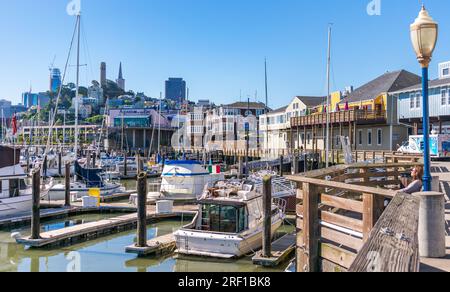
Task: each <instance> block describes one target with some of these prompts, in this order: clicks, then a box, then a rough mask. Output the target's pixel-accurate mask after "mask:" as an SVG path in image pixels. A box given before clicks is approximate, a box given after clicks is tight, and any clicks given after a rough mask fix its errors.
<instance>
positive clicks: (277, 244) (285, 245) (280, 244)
mask: <svg viewBox="0 0 450 292" xmlns="http://www.w3.org/2000/svg"><path fill="white" fill-rule="evenodd" d="M296 239H297V235H296V234H295V233H292V234H286V235H284V236H282V237H281V238H279V239H277V240H275V241H274V242H273V243H272V257H270V258H265V257H263V256H262V251H259V252H257V253H256V255H255V256H254V257H253V259H252V261H253V264H255V265H259V266H263V267H276V266H278V265H280V264H282V263H283V262H285V261H286V260H288V259H289V258H290V257H291V256H292V255H293V254H295V241H296Z"/></svg>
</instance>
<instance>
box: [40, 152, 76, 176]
mask: <svg viewBox="0 0 450 292" xmlns="http://www.w3.org/2000/svg"><path fill="white" fill-rule="evenodd" d="M74 161H75V154H74V153H68V154H66V155H63V156H62V157H61V166H60V165H59V164H60V163H59V158H58V155H55V154H53V153H52V154H48V155H47V169H46V173H44V176H50V177H63V176H65V175H66V163H70V164H72V165H71V167H70V171H71V173H74V172H75V167H74V165H73V162H74Z"/></svg>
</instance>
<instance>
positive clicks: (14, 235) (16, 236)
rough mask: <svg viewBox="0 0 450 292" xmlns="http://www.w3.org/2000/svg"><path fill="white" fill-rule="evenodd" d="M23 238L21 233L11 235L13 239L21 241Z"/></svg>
mask: <svg viewBox="0 0 450 292" xmlns="http://www.w3.org/2000/svg"><path fill="white" fill-rule="evenodd" d="M21 237H22V234H20V232H13V233H11V238H12V239H15V240H16V239H19V238H21Z"/></svg>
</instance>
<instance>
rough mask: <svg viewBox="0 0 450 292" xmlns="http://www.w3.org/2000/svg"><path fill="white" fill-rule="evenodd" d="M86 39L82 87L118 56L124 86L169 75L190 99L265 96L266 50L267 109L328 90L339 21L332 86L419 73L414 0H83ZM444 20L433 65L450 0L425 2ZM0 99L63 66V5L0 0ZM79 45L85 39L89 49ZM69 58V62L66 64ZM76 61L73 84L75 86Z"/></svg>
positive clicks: (443, 40)
mask: <svg viewBox="0 0 450 292" xmlns="http://www.w3.org/2000/svg"><path fill="white" fill-rule="evenodd" d="M81 1H82V11H83V12H82V13H83V23H84V24H83V27H84V38H83V39H84V41H83V47H84V49H83V50H82V63H84V64H88V66H87V67H83V68H82V85H87V84H88V82H90V80H92V79H98V76H99V63H100V62H101V61H105V62H107V64H108V72H107V74H108V78H109V79H113V80H114V79H116V77H117V74H118V67H119V62H120V61H122V62H123V70H124V77H125V78H126V80H127V89H133V90H135V91H144V92H145V93H146V94H147V95H150V96H154V97H157V96H159V92H160V91H162V90H163V86H164V80H165V79H167V78H168V77H183V78H185V79H186V81H187V82H188V86H189V88H190V92H191V98H192V99H193V100H197V99H203V98H209V99H211V100H212V101H214V102H216V103H219V104H220V103H227V102H232V101H236V100H239V95H240V90H242V96H243V98H244V99H246V98H247V96H249V95H250V96H251V97H252V99H254V96H255V91H256V90H258V96H259V100H261V101H262V100H264V94H263V93H264V57H267V59H268V66H269V94H270V103H269V105H270V106H271V107H273V108H275V107H278V106H283V105H285V104H287V103H288V102H289V101H290V100H291V98H292V97H293V96H294V95H324V94H326V86H325V85H326V84H325V81H326V79H325V73H326V45H327V25H328V23H330V22H332V23H334V28H333V29H334V35H333V61H332V79H331V81H332V89H333V90H341V89H343V88H344V87H345V86H346V85H354V86H359V85H361V84H363V83H364V82H366V81H369V80H371V79H372V78H374V77H376V76H378V75H380V74H382V73H384V72H385V71H388V70H389V71H392V70H398V69H407V70H410V71H412V72H417V73H418V72H420V68H419V66H418V64H417V62H416V61H415V56H414V53H413V52H412V49H411V45H410V40H409V24H410V23H411V22H412V21H413V20H414V19H415V18H416V17H417V14H418V12H419V10H420V3H421V1H419V0H381V3H382V8H381V13H382V14H381V16H369V15H368V14H367V13H366V6H367V4H368V3H369V2H370V0H339V1H336V0H315V1H303V0H169V1H168V0H128V1H125V0H81ZM424 2H425V4H426V6H427V8H428V9H429V10H430V13H431V15H432V16H433V17H434V18H435V19H436V20H437V21H438V22H439V24H440V39H439V43H438V47H437V49H436V52H435V56H434V62H433V63H432V64H431V73H430V74H431V77H433V78H435V77H436V75H437V63H438V62H441V61H447V60H450V50H449V47H448V44H450V17H449V11H450V9H449V8H450V2H449V1H448V0H425V1H424ZM0 3H1V7H0V38H1V39H0V40H1V42H0V43H1V45H0V64H1V66H0V80H1V84H0V85H1V86H0V98H7V99H10V100H12V101H14V102H19V101H20V95H21V92H23V91H27V90H28V89H29V87H30V83H31V84H32V86H33V91H44V90H46V89H47V88H48V82H49V81H48V67H49V64H50V63H51V62H52V59H53V57H54V56H55V55H56V62H55V65H56V66H57V67H60V68H61V69H62V67H63V66H64V61H65V58H66V55H67V51H68V47H69V41H70V37H71V34H72V31H73V27H74V23H75V18H74V17H71V16H68V15H67V14H66V5H67V4H68V3H69V0H14V1H7V0H0ZM84 43H87V49H86V46H85V45H84ZM74 62H75V60H74V59H72V62H71V64H74ZM74 69H75V68H73V67H71V69H70V72H69V75H68V81H72V82H73V81H74Z"/></svg>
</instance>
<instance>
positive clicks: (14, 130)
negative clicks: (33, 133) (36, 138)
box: [11, 114, 17, 136]
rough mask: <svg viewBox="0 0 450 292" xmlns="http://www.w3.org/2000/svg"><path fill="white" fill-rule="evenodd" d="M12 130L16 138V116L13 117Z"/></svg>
mask: <svg viewBox="0 0 450 292" xmlns="http://www.w3.org/2000/svg"><path fill="white" fill-rule="evenodd" d="M11 129H12V134H13V136H15V135H16V134H17V117H16V114H14V115H13V117H12V120H11Z"/></svg>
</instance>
